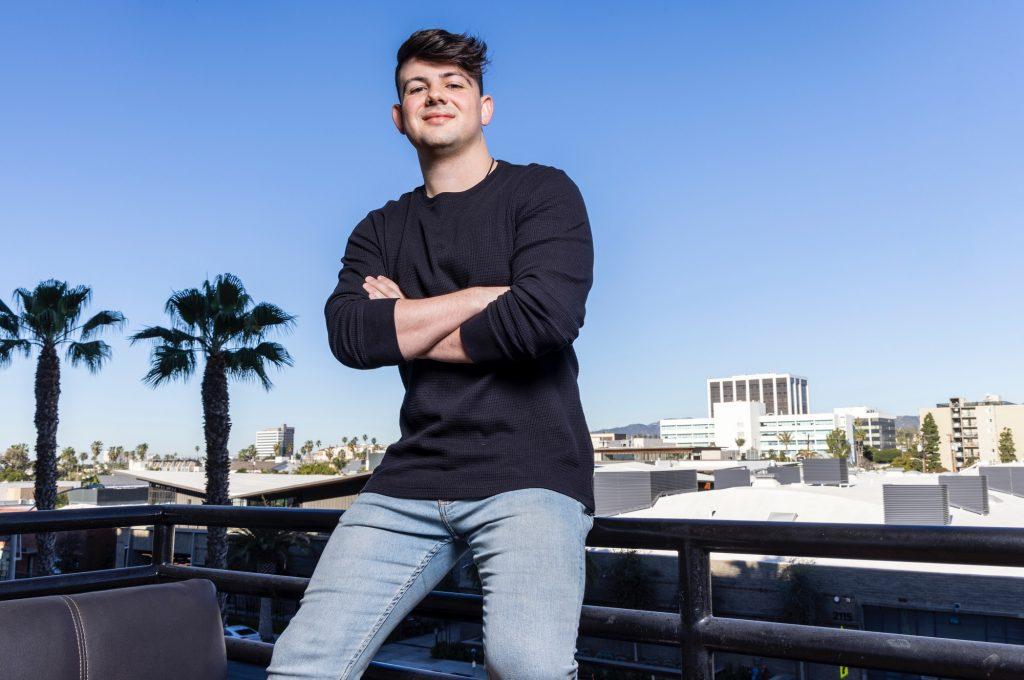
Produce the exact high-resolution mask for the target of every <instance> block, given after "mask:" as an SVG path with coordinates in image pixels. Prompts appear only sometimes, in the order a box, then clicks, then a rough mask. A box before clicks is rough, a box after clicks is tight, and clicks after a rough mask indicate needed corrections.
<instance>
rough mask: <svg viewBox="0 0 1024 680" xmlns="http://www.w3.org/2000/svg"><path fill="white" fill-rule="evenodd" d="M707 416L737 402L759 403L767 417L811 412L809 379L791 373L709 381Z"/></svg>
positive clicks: (712, 415)
mask: <svg viewBox="0 0 1024 680" xmlns="http://www.w3.org/2000/svg"><path fill="white" fill-rule="evenodd" d="M707 396H708V417H709V418H714V417H715V411H716V406H717V405H718V404H727V403H729V402H737V401H759V402H761V403H762V404H764V409H765V410H764V412H765V414H766V415H770V416H774V415H792V414H797V413H808V412H810V399H809V397H808V393H807V378H802V377H800V376H796V375H793V374H791V373H757V374H753V375H734V376H732V377H729V378H708V395H707Z"/></svg>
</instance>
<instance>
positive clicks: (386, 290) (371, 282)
mask: <svg viewBox="0 0 1024 680" xmlns="http://www.w3.org/2000/svg"><path fill="white" fill-rule="evenodd" d="M363 290H365V291H366V292H367V293H368V294H369V295H370V299H371V300H383V299H385V298H398V299H399V300H404V299H405V295H403V294H402V291H401V289H400V288H399V287H398V284H397V283H395V282H394V281H392V280H391V279H389V278H388V277H386V276H367V277H366V280H365V281H363Z"/></svg>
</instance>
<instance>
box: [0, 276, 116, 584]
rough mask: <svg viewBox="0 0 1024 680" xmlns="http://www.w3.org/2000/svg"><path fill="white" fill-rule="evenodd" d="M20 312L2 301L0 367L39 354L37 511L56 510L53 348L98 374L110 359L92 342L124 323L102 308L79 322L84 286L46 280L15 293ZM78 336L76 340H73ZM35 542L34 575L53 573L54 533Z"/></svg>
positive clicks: (56, 365) (87, 293)
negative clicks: (17, 357)
mask: <svg viewBox="0 0 1024 680" xmlns="http://www.w3.org/2000/svg"><path fill="white" fill-rule="evenodd" d="M14 297H15V300H17V305H18V308H19V313H17V314H15V313H14V312H13V311H12V310H11V308H10V307H8V306H7V305H6V304H4V302H3V301H2V300H0V367H3V366H6V365H7V364H9V363H10V362H11V357H12V356H13V355H14V354H15V353H17V352H21V353H22V354H23V355H25V356H29V354H30V353H31V351H32V347H33V346H35V347H37V348H38V350H39V358H38V360H37V362H36V378H35V396H36V413H35V425H36V463H35V473H36V474H35V503H36V509H37V510H53V509H55V508H56V507H57V423H58V421H59V416H58V407H57V403H58V401H59V399H60V358H59V357H58V356H57V349H58V348H59V347H62V346H66V347H67V349H66V350H65V352H66V353H65V356H66V358H67V360H68V362H69V363H70V364H71V365H72V366H76V365H78V364H82V365H84V366H85V367H86V368H87V369H88V370H89V372H90V373H96V372H97V371H99V370H100V368H101V367H102V366H103V362H104V361H105V360H107V359H109V358H110V346H109V345H108V344H107V343H105V342H103V341H102V340H91V339H90V338H92V337H93V336H94V335H96V334H98V333H100V332H102V331H103V330H105V329H107V328H109V327H115V328H119V327H121V326H122V325H123V324H124V321H125V319H124V316H123V315H122V314H121V312H114V311H109V310H104V311H101V312H98V313H96V314H95V315H93V316H92V317H91V318H90V319H89V320H88V321H86V322H85V323H82V324H79V323H78V320H79V318H80V317H81V316H82V312H83V311H84V308H85V306H86V305H87V304H88V303H89V300H90V299H91V298H92V289H91V288H89V287H88V286H74V287H69V286H68V284H67V283H65V282H64V281H56V280H54V279H48V280H46V281H43V282H42V283H40V284H39V285H37V286H36V287H35V290H32V291H29V290H27V289H25V288H18V289H17V290H15V291H14ZM76 335H77V337H78V339H77V340H76V339H74V337H75V336H76ZM36 540H37V542H38V544H39V561H38V562H37V563H36V574H37V575H49V574H52V573H54V567H55V565H56V537H55V536H54V534H53V533H52V532H50V533H41V534H37V535H36Z"/></svg>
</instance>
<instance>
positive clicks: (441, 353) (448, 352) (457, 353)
mask: <svg viewBox="0 0 1024 680" xmlns="http://www.w3.org/2000/svg"><path fill="white" fill-rule="evenodd" d="M419 358H420V359H433V360H434V361H447V362H449V363H454V364H471V363H473V360H472V359H470V358H469V355H468V354H466V350H465V349H464V348H463V347H462V334H461V332H460V329H459V328H456V329H455V330H454V331H452V332H451V333H449V334H448V335H446V336H445V337H443V338H442V339H441V341H440V342H438V343H437V344H436V345H434V346H433V347H431V348H430V349H429V350H427V351H426V352H425V353H423V354H421V355H420V357H419Z"/></svg>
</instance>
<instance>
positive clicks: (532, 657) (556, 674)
mask: <svg viewBox="0 0 1024 680" xmlns="http://www.w3.org/2000/svg"><path fill="white" fill-rule="evenodd" d="M484 656H485V661H484V665H485V666H486V668H487V677H488V678H489V679H490V680H563V679H565V678H576V674H577V672H578V669H579V665H578V664H577V663H576V659H575V658H574V657H573V656H569V657H568V658H567V657H566V656H565V655H564V654H560V655H558V656H554V655H551V654H548V655H545V654H544V652H543V650H540V649H537V648H536V647H531V648H522V649H518V650H516V649H510V648H508V647H505V648H504V649H501V650H498V651H496V652H493V653H491V652H488V651H487V650H484Z"/></svg>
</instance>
